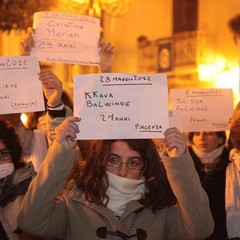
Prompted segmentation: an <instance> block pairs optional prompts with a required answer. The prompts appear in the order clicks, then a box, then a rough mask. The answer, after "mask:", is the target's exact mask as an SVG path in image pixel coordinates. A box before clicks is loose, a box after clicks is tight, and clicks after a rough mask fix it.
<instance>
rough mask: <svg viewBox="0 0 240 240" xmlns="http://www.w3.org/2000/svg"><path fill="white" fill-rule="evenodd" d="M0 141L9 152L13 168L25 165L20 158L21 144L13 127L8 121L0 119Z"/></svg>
mask: <svg viewBox="0 0 240 240" xmlns="http://www.w3.org/2000/svg"><path fill="white" fill-rule="evenodd" d="M0 141H1V142H2V143H3V144H4V145H5V146H6V148H7V149H8V151H9V152H10V155H11V158H12V162H13V164H14V167H15V168H20V167H22V166H24V165H25V163H24V162H23V161H22V160H21V155H22V146H21V143H20V140H19V137H18V135H17V133H16V132H15V129H14V127H13V126H12V125H11V124H10V123H9V122H8V121H3V120H0Z"/></svg>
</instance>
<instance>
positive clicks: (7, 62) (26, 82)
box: [0, 56, 45, 114]
mask: <svg viewBox="0 0 240 240" xmlns="http://www.w3.org/2000/svg"><path fill="white" fill-rule="evenodd" d="M39 72H40V68H39V63H38V60H37V59H36V58H33V57H29V56H26V57H0V114H6V113H21V112H35V111H43V110H45V107H44V100H43V93H42V84H41V83H40V81H39V80H38V73H39Z"/></svg>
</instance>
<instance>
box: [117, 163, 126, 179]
mask: <svg viewBox="0 0 240 240" xmlns="http://www.w3.org/2000/svg"><path fill="white" fill-rule="evenodd" d="M127 171H128V170H127V164H126V163H122V164H121V166H120V167H119V171H118V176H120V177H126V176H127Z"/></svg>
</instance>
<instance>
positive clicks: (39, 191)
mask: <svg viewBox="0 0 240 240" xmlns="http://www.w3.org/2000/svg"><path fill="white" fill-rule="evenodd" d="M78 121H80V119H79V118H77V117H69V118H67V119H65V121H64V122H63V123H62V124H61V125H59V126H58V127H56V129H55V131H56V139H55V141H54V143H53V145H52V147H51V148H50V149H49V151H48V154H47V156H46V158H45V160H44V162H43V164H42V165H41V167H40V169H39V171H38V174H37V176H36V177H35V178H34V179H33V181H32V183H31V184H30V186H29V189H28V192H27V194H26V195H25V197H24V200H23V203H22V207H21V210H20V214H19V217H18V225H19V227H20V228H22V229H23V230H25V231H27V232H29V233H32V234H34V235H37V236H57V237H61V238H63V237H65V236H66V232H67V227H66V226H67V217H68V216H67V211H66V205H65V202H64V201H63V200H62V198H61V197H60V196H59V194H60V192H61V190H62V189H63V186H64V184H65V182H66V180H67V178H68V176H69V173H70V171H71V169H72V166H73V164H74V161H75V159H76V154H77V151H78V149H77V148H75V144H76V141H75V140H74V139H75V137H76V134H77V133H78V131H79V129H78V126H77V124H76V122H78ZM66 191H68V190H66ZM63 194H65V193H63ZM66 194H68V193H66ZM57 196H58V198H57Z"/></svg>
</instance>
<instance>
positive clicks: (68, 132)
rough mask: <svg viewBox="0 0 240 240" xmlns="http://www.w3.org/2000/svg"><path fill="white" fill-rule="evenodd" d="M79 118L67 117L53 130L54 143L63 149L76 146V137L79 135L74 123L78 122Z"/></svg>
mask: <svg viewBox="0 0 240 240" xmlns="http://www.w3.org/2000/svg"><path fill="white" fill-rule="evenodd" d="M80 120H81V119H80V118H79V117H68V118H66V119H65V120H64V121H63V122H62V123H61V124H60V125H59V126H57V127H56V128H55V133H56V141H58V142H59V143H60V144H61V145H63V146H64V147H65V148H68V149H72V148H74V147H75V145H76V142H77V141H76V140H75V139H76V136H77V133H79V132H80V131H79V127H78V125H77V124H76V122H80Z"/></svg>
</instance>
